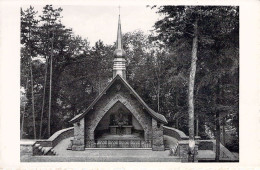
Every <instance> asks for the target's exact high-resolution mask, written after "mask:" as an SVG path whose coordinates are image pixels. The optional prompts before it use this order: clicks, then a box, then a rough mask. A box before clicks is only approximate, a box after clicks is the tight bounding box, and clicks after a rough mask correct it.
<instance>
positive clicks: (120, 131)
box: [109, 125, 133, 135]
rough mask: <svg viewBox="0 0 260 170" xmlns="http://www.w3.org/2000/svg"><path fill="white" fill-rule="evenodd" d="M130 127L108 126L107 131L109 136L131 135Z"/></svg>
mask: <svg viewBox="0 0 260 170" xmlns="http://www.w3.org/2000/svg"><path fill="white" fill-rule="evenodd" d="M132 127H133V126H131V125H123V126H119V125H111V126H109V131H110V134H111V135H131V134H132Z"/></svg>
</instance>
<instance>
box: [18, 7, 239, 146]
mask: <svg viewBox="0 0 260 170" xmlns="http://www.w3.org/2000/svg"><path fill="white" fill-rule="evenodd" d="M157 9H158V13H160V14H161V15H162V16H163V17H162V19H161V20H159V21H157V22H156V23H155V30H154V32H153V33H152V34H149V35H146V34H144V33H143V32H142V31H140V30H137V31H134V32H128V33H125V34H124V36H123V45H124V50H125V51H126V55H127V56H126V60H127V63H126V64H127V65H126V67H127V69H126V70H127V81H128V82H129V83H130V85H131V86H132V87H133V88H134V89H135V90H136V91H137V93H138V94H139V95H140V96H141V97H142V98H143V99H144V101H145V102H146V103H147V104H148V105H149V106H150V107H151V108H152V109H153V110H155V111H158V112H159V113H161V114H163V115H165V117H166V118H167V120H168V122H169V126H173V127H176V128H178V129H181V130H182V131H184V132H185V133H186V134H188V100H187V92H188V77H189V69H190V62H191V60H190V55H191V47H192V38H193V25H192V24H193V22H194V19H195V18H196V17H197V18H199V20H198V28H199V39H198V40H199V42H198V61H197V72H196V81H195V94H194V96H195V115H196V116H197V117H198V119H199V135H200V136H201V137H202V138H212V137H214V134H213V135H209V134H211V132H215V112H216V110H219V111H220V113H221V114H220V116H221V119H223V120H224V119H225V120H228V121H227V122H226V121H223V124H224V125H225V126H226V129H233V130H234V131H235V132H234V133H232V134H233V138H232V139H234V141H235V142H237V141H238V120H239V116H238V103H239V101H238V99H239V96H238V91H239V88H238V82H239V77H238V76H239V69H238V68H239V50H238V48H239V46H238V43H239V40H238V35H239V24H238V20H239V18H238V13H239V11H238V8H237V7H215V6H205V7H204V6H203V7H202V6H162V7H158V8H157ZM36 15H37V12H36V11H34V10H33V8H32V7H30V8H29V9H26V10H23V9H22V10H21V44H22V46H21V88H26V83H27V79H28V75H29V74H28V70H29V65H28V58H30V57H32V68H33V69H32V70H33V75H34V80H33V81H34V87H33V89H34V94H35V113H36V130H37V133H38V131H39V126H40V125H39V124H40V113H41V109H42V100H45V103H46V105H45V107H44V114H43V123H44V124H43V135H42V136H43V137H44V138H46V137H47V124H46V123H47V119H48V117H47V108H48V104H47V103H48V102H47V100H48V97H49V96H48V94H49V91H48V90H49V83H48V81H47V84H46V95H45V96H43V87H44V75H45V73H44V72H45V69H44V68H45V65H47V67H48V68H49V57H50V55H51V53H53V87H52V89H53V95H52V107H51V108H52V117H51V120H52V122H51V124H52V133H54V132H55V131H57V130H59V129H61V128H64V127H69V126H71V125H70V124H69V123H68V120H70V119H71V118H72V117H74V116H75V115H76V114H79V113H82V112H83V111H84V109H86V108H87V106H88V105H89V104H90V103H91V102H92V101H93V100H94V99H95V97H96V96H97V95H98V94H99V93H100V92H101V90H102V89H103V88H104V87H105V86H106V85H107V84H108V83H109V82H110V81H111V79H112V65H113V64H112V62H113V51H114V49H115V44H112V45H105V44H104V43H103V42H102V41H101V40H99V41H97V42H96V43H95V45H94V46H93V47H90V45H89V42H88V40H87V39H83V38H82V37H80V36H77V35H74V33H73V31H72V30H71V29H69V28H67V27H66V26H64V25H63V24H62V9H60V8H58V9H54V8H53V7H52V6H51V5H46V6H45V7H44V8H43V14H42V15H41V16H40V17H39V20H36V18H37V17H36ZM28 24H31V26H30V27H31V28H33V31H32V30H31V38H30V39H28V31H29V30H28ZM52 42H53V49H52V48H51V46H52V45H51V44H52ZM29 50H30V51H29ZM30 52H31V53H30ZM49 76H50V75H49V71H48V74H47V79H48V80H49ZM28 81H29V85H30V80H28ZM217 87H219V89H220V94H218V92H216V88H217ZM25 95H26V97H24V96H23V97H22V100H23V101H24V99H25V98H26V99H27V100H25V101H24V102H22V103H23V104H24V103H25V111H22V110H23V109H22V110H21V118H22V114H23V113H26V114H25V123H24V125H25V126H24V131H25V132H26V134H27V136H24V137H27V138H32V136H33V131H32V128H31V127H32V123H31V120H32V105H31V97H32V96H31V92H30V91H28V90H26V92H25ZM235 142H234V143H235ZM237 148H238V147H237ZM234 150H236V148H235V149H234Z"/></svg>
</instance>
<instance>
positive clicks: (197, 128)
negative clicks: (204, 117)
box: [196, 115, 199, 136]
mask: <svg viewBox="0 0 260 170" xmlns="http://www.w3.org/2000/svg"><path fill="white" fill-rule="evenodd" d="M196 136H199V117H198V115H197V117H196Z"/></svg>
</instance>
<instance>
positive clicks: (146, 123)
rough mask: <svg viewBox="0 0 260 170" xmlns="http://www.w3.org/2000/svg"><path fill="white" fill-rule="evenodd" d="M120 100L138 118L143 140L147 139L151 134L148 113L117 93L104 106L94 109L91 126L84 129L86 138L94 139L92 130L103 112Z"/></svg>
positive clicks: (103, 114) (102, 115)
mask: <svg viewBox="0 0 260 170" xmlns="http://www.w3.org/2000/svg"><path fill="white" fill-rule="evenodd" d="M117 102H120V103H122V104H123V105H124V107H126V108H127V109H128V110H129V111H130V112H131V113H132V115H133V116H134V117H135V119H136V120H138V122H139V124H140V125H141V126H142V128H143V130H144V138H145V140H147V139H148V138H149V136H151V133H152V132H151V131H152V129H151V127H149V124H150V123H149V122H150V121H149V120H148V119H147V116H148V115H145V113H144V112H143V111H142V108H141V109H139V110H138V108H136V107H135V106H134V104H133V103H131V102H130V101H129V100H128V99H127V98H125V97H124V96H122V95H120V94H117V95H116V96H115V97H113V98H112V99H111V100H110V101H109V102H108V103H106V104H105V106H104V107H102V108H99V109H97V110H96V111H95V114H93V117H92V119H93V120H95V121H93V122H91V123H90V124H91V126H90V127H88V129H86V136H87V139H91V140H93V139H94V131H95V129H96V127H97V125H98V124H99V122H100V121H101V119H102V118H103V117H104V116H105V114H106V113H107V112H108V111H109V110H110V109H111V108H112V107H113V106H114V105H115V104H116V103H117Z"/></svg>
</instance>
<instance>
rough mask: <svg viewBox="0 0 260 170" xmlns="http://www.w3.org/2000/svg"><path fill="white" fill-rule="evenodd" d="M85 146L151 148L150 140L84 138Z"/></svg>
mask: <svg viewBox="0 0 260 170" xmlns="http://www.w3.org/2000/svg"><path fill="white" fill-rule="evenodd" d="M85 147H86V148H151V147H152V140H86V145H85Z"/></svg>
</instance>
